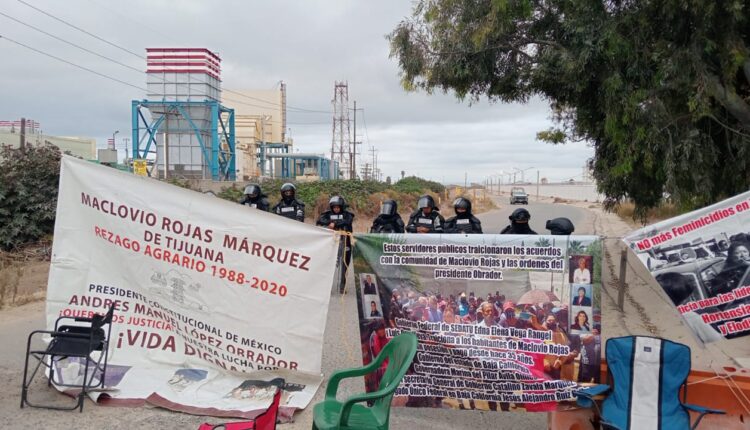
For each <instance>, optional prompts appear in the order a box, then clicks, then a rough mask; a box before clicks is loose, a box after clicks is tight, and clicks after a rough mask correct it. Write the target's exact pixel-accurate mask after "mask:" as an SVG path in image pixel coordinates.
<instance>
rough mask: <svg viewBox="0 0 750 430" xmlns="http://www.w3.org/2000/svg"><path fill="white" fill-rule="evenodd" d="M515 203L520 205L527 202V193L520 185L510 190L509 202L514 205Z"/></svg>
mask: <svg viewBox="0 0 750 430" xmlns="http://www.w3.org/2000/svg"><path fill="white" fill-rule="evenodd" d="M516 203H520V204H522V205H528V204H529V195H528V194H526V191H524V189H523V188H521V187H513V188H511V190H510V204H512V205H514V204H516Z"/></svg>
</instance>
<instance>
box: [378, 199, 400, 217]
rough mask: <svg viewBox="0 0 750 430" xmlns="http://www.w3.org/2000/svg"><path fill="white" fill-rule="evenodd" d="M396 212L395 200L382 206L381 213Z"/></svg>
mask: <svg viewBox="0 0 750 430" xmlns="http://www.w3.org/2000/svg"><path fill="white" fill-rule="evenodd" d="M395 213H396V203H395V202H385V203H383V204H382V206H380V214H381V215H393V214H395Z"/></svg>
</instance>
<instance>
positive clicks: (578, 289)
mask: <svg viewBox="0 0 750 430" xmlns="http://www.w3.org/2000/svg"><path fill="white" fill-rule="evenodd" d="M570 295H571V297H570V305H571V306H591V305H592V304H593V300H592V297H593V296H592V295H591V284H573V285H571V286H570Z"/></svg>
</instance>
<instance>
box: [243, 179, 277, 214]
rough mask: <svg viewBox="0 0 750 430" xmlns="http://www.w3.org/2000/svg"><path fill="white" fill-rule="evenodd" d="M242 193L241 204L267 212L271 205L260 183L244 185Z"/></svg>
mask: <svg viewBox="0 0 750 430" xmlns="http://www.w3.org/2000/svg"><path fill="white" fill-rule="evenodd" d="M244 194H245V195H244V196H243V197H242V200H240V204H241V205H245V206H249V207H251V208H254V209H259V210H262V211H265V212H268V209H269V208H270V207H271V205H270V204H269V203H268V196H267V195H265V194H263V191H261V189H260V185H258V184H250V185H248V186H246V187H245V192H244Z"/></svg>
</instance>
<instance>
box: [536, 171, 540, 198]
mask: <svg viewBox="0 0 750 430" xmlns="http://www.w3.org/2000/svg"><path fill="white" fill-rule="evenodd" d="M536 199H537V200H539V171H538V170H537V171H536Z"/></svg>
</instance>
